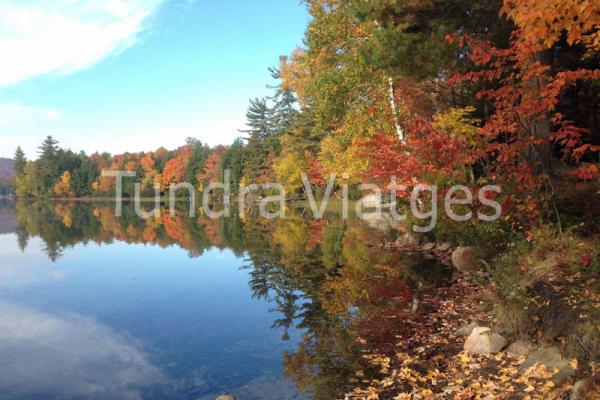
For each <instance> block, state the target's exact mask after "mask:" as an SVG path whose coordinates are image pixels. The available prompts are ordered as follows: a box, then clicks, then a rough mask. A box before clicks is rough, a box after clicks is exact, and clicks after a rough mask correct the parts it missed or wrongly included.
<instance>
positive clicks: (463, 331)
mask: <svg viewBox="0 0 600 400" xmlns="http://www.w3.org/2000/svg"><path fill="white" fill-rule="evenodd" d="M477 327H479V324H478V323H477V322H471V323H470V324H467V325H465V326H463V327H462V328H459V329H457V330H456V332H454V334H455V335H456V336H463V337H466V336H469V335H470V334H471V332H473V329H475V328H477Z"/></svg>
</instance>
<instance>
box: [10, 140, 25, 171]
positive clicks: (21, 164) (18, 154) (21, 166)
mask: <svg viewBox="0 0 600 400" xmlns="http://www.w3.org/2000/svg"><path fill="white" fill-rule="evenodd" d="M26 164H27V158H25V153H24V152H23V150H22V149H21V146H18V147H17V150H16V151H15V163H14V165H13V170H14V171H15V175H17V176H18V175H21V174H22V173H23V171H24V170H25V165H26Z"/></svg>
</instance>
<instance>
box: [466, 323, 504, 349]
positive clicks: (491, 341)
mask: <svg viewBox="0 0 600 400" xmlns="http://www.w3.org/2000/svg"><path fill="white" fill-rule="evenodd" d="M506 342H507V340H506V339H505V338H504V337H503V336H500V335H498V334H497V333H492V331H491V329H490V328H486V327H481V326H480V327H477V328H474V329H473V331H472V332H471V334H470V335H469V337H468V338H467V340H466V341H465V347H464V349H465V352H466V353H467V354H494V353H498V352H499V351H500V350H502V349H503V348H504V346H505V345H506Z"/></svg>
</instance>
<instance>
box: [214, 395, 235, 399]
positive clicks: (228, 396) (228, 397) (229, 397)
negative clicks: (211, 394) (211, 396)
mask: <svg viewBox="0 0 600 400" xmlns="http://www.w3.org/2000/svg"><path fill="white" fill-rule="evenodd" d="M217 400H237V399H236V398H235V397H233V396H230V395H228V394H222V395H220V396H219V397H217Z"/></svg>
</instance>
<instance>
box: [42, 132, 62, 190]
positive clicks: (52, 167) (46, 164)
mask: <svg viewBox="0 0 600 400" xmlns="http://www.w3.org/2000/svg"><path fill="white" fill-rule="evenodd" d="M38 153H39V155H40V157H39V159H38V161H37V163H38V165H39V173H40V180H41V185H42V189H43V192H44V194H51V192H52V190H53V186H54V181H55V180H56V178H58V173H59V171H58V163H57V159H58V157H57V154H58V141H57V140H55V139H54V138H53V137H52V136H50V135H48V137H46V139H45V140H44V142H43V143H42V145H41V146H40V147H39V152H38Z"/></svg>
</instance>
